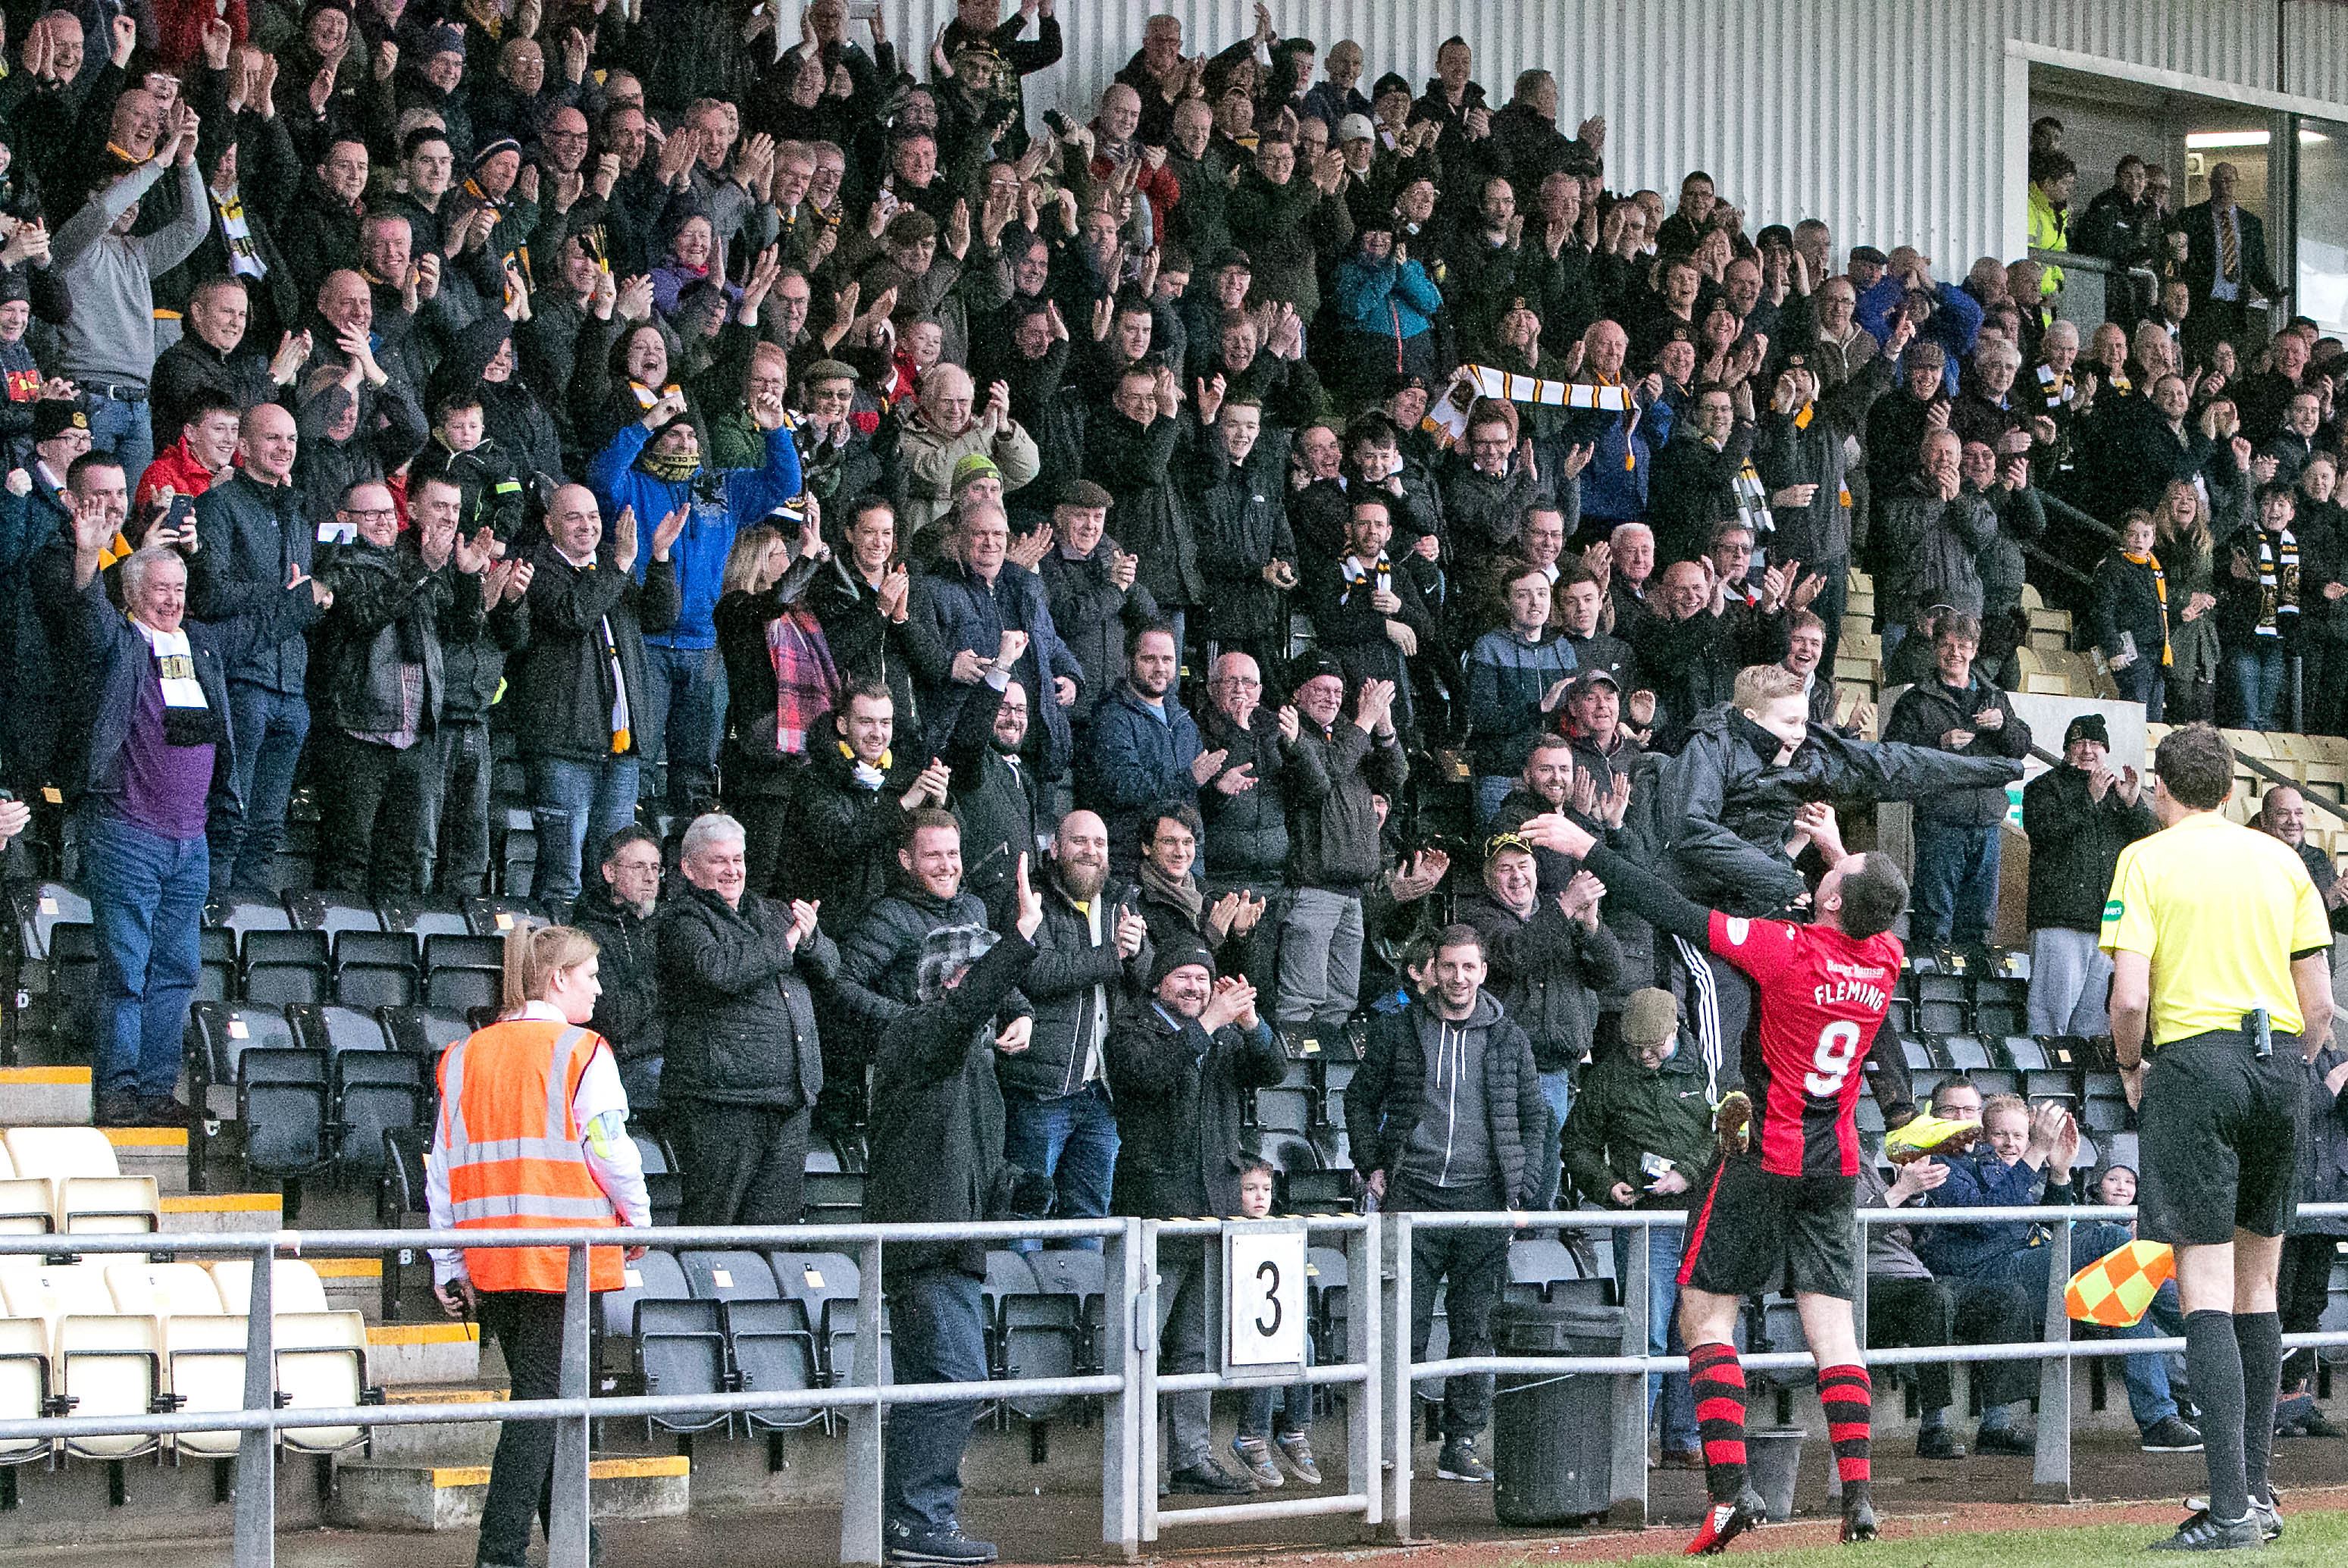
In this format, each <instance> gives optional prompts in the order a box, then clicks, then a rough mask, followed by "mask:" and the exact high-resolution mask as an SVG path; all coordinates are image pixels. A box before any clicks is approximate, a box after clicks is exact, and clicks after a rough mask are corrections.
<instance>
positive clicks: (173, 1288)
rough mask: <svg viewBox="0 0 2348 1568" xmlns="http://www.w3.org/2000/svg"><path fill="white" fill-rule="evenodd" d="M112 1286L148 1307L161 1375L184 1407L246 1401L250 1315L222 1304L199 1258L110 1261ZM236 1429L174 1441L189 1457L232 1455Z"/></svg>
mask: <svg viewBox="0 0 2348 1568" xmlns="http://www.w3.org/2000/svg"><path fill="white" fill-rule="evenodd" d="M106 1284H107V1288H108V1290H109V1291H111V1292H112V1293H113V1295H114V1305H115V1306H116V1307H117V1309H118V1310H119V1311H121V1312H123V1313H125V1314H137V1313H151V1314H152V1315H154V1317H155V1320H156V1324H157V1326H158V1328H159V1330H160V1336H161V1343H162V1346H163V1377H164V1382H165V1384H166V1386H167V1387H168V1389H169V1391H170V1393H171V1394H173V1395H175V1396H177V1397H178V1399H179V1406H180V1409H182V1410H241V1409H242V1408H244V1336H245V1318H244V1314H242V1312H236V1313H231V1312H228V1311H226V1310H224V1308H223V1304H222V1303H221V1298H220V1291H219V1288H218V1287H217V1286H216V1285H215V1284H214V1283H213V1281H212V1275H211V1270H210V1269H207V1268H205V1267H203V1266H202V1265H201V1264H150V1263H119V1264H108V1265H107V1269H106ZM239 1436H240V1434H239V1433H237V1432H236V1431H235V1430H233V1429H229V1430H223V1431H216V1432H181V1433H180V1435H179V1436H178V1437H176V1438H174V1439H172V1446H173V1447H174V1448H176V1449H179V1451H180V1453H181V1454H182V1455H185V1456H187V1457H189V1458H192V1459H209V1460H217V1459H232V1458H234V1457H235V1455H236V1450H237V1442H238V1439H239Z"/></svg>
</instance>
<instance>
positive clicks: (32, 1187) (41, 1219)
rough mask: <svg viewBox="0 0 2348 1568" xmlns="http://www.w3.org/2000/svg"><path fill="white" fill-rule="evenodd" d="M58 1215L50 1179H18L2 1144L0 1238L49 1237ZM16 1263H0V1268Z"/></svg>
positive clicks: (0, 1142)
mask: <svg viewBox="0 0 2348 1568" xmlns="http://www.w3.org/2000/svg"><path fill="white" fill-rule="evenodd" d="M56 1211H57V1203H56V1194H55V1193H54V1192H53V1191H51V1190H50V1187H49V1182H48V1179H47V1178H46V1177H43V1176H19V1175H17V1174H16V1163H15V1161H13V1160H11V1159H9V1157H8V1145H7V1144H6V1143H5V1141H0V1236H43V1235H46V1234H48V1232H49V1227H50V1224H51V1223H52V1221H53V1219H54V1216H55V1214H56ZM15 1261H16V1260H15V1259H0V1267H5V1266H6V1265H7V1264H9V1263H12V1262H15ZM0 1462H5V1461H0Z"/></svg>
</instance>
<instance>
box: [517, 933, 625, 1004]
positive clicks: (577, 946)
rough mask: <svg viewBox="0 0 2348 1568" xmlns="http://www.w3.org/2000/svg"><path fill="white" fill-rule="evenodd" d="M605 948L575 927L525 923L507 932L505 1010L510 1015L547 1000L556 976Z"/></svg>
mask: <svg viewBox="0 0 2348 1568" xmlns="http://www.w3.org/2000/svg"><path fill="white" fill-rule="evenodd" d="M601 951H602V949H600V948H598V947H597V946H596V945H595V939H594V938H593V937H592V936H590V935H588V934H586V933H585V932H583V931H581V930H580V929H579V928H578V927H576V926H571V925H541V924H538V923H521V924H518V925H516V926H515V927H514V928H513V929H512V930H511V931H509V932H507V933H506V973H505V1007H504V1011H505V1012H506V1013H508V1014H509V1015H510V1014H514V1013H519V1012H520V1011H521V1008H522V1004H524V1003H525V1002H534V1001H541V1000H543V999H544V998H543V995H542V993H543V992H544V991H545V990H546V988H547V987H548V986H549V985H552V984H553V983H554V977H555V976H556V975H560V974H561V973H562V972H563V971H564V970H566V969H576V968H578V967H579V965H582V964H584V963H586V962H587V961H588V960H589V959H591V958H592V957H594V956H595V955H596V954H597V953H599V952H601Z"/></svg>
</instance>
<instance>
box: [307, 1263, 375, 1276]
mask: <svg viewBox="0 0 2348 1568" xmlns="http://www.w3.org/2000/svg"><path fill="white" fill-rule="evenodd" d="M309 1262H310V1266H311V1268H313V1269H314V1270H316V1271H317V1274H318V1277H319V1278H320V1279H381V1278H382V1277H383V1260H382V1259H381V1258H312V1259H310V1260H309Z"/></svg>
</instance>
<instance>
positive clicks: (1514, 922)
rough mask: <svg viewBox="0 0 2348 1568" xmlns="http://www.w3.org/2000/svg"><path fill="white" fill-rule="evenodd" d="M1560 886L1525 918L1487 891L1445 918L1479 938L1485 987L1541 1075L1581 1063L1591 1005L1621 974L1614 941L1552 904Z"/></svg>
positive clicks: (1593, 1024)
mask: <svg viewBox="0 0 2348 1568" xmlns="http://www.w3.org/2000/svg"><path fill="white" fill-rule="evenodd" d="M1562 891H1563V890H1562V889H1561V888H1558V889H1552V888H1550V887H1548V886H1546V885H1544V886H1543V887H1542V888H1541V889H1540V897H1539V902H1538V903H1537V904H1536V905H1535V907H1534V910H1533V913H1532V916H1531V918H1529V919H1528V918H1526V917H1525V916H1522V915H1519V913H1517V912H1516V911H1515V910H1512V909H1510V908H1509V906H1508V905H1507V904H1505V903H1501V902H1500V901H1499V900H1498V898H1496V897H1494V896H1493V895H1492V893H1491V892H1489V891H1488V890H1478V892H1476V893H1475V894H1474V896H1472V897H1469V898H1465V899H1462V900H1460V901H1459V904H1458V908H1457V911H1456V912H1455V913H1454V916H1453V918H1455V919H1457V920H1460V921H1463V922H1465V923H1468V924H1469V925H1472V926H1474V927H1475V928H1476V929H1477V930H1478V932H1480V933H1481V934H1483V938H1484V962H1485V965H1487V968H1488V978H1487V980H1486V985H1488V987H1489V988H1490V991H1491V994H1492V995H1493V997H1494V999H1495V1000H1497V1001H1498V1003H1499V1004H1500V1006H1503V1007H1505V1008H1507V1009H1508V1014H1509V1017H1510V1018H1513V1019H1514V1020H1516V1023H1517V1026H1518V1027H1519V1028H1521V1029H1522V1030H1524V1032H1525V1036H1526V1037H1527V1039H1529V1041H1530V1042H1531V1043H1532V1047H1533V1064H1534V1065H1535V1066H1536V1067H1538V1068H1540V1070H1541V1071H1543V1072H1545V1073H1554V1072H1563V1071H1566V1070H1567V1069H1569V1068H1577V1067H1579V1066H1581V1059H1582V1057H1585V1056H1588V1055H1589V1054H1590V1045H1591V1037H1592V1036H1593V1035H1594V1034H1595V1032H1596V1030H1597V1027H1598V1000H1597V997H1596V996H1594V995H1591V993H1592V992H1593V991H1604V990H1606V989H1608V988H1609V987H1611V986H1612V985H1614V983H1615V982H1616V981H1617V980H1618V979H1619V978H1620V977H1621V975H1622V944H1619V943H1618V942H1616V941H1615V940H1614V934H1613V933H1612V931H1609V930H1608V929H1607V928H1606V927H1605V925H1604V924H1602V923H1601V924H1600V925H1599V926H1597V927H1596V928H1595V929H1594V930H1593V929H1591V928H1590V927H1587V926H1584V925H1583V924H1582V923H1581V922H1580V921H1578V920H1568V919H1567V918H1566V917H1565V915H1564V914H1563V913H1561V912H1560V910H1559V909H1558V907H1557V895H1558V893H1559V892H1562Z"/></svg>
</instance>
